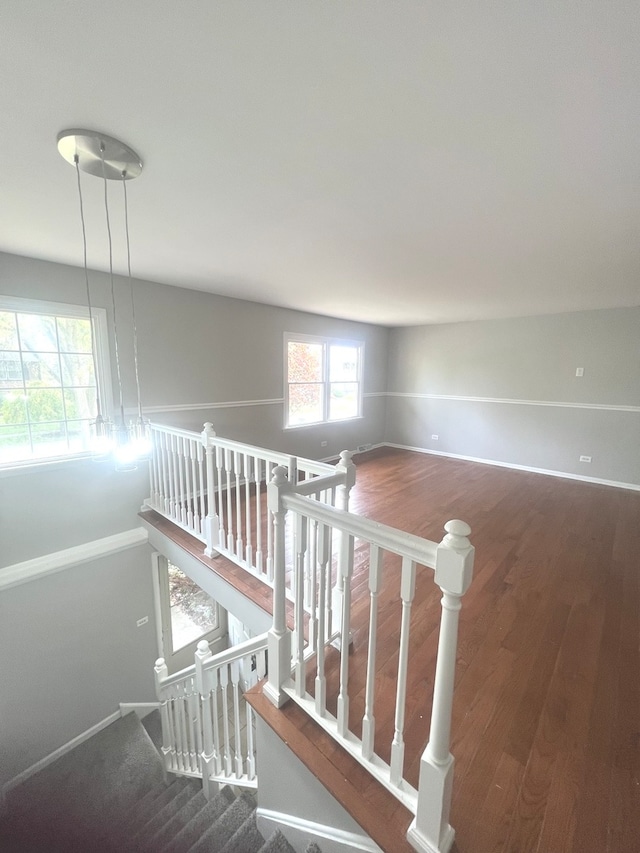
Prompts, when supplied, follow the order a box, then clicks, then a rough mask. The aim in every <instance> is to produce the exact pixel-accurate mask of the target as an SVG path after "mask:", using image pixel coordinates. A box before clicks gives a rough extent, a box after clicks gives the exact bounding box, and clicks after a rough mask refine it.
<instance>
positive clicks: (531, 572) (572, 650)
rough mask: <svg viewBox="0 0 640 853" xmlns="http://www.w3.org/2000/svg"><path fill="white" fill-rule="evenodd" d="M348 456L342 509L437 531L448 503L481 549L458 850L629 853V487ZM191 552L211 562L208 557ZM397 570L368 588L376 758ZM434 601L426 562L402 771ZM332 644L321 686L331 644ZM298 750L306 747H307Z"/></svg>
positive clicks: (634, 847)
mask: <svg viewBox="0 0 640 853" xmlns="http://www.w3.org/2000/svg"><path fill="white" fill-rule="evenodd" d="M356 462H357V468H358V471H357V482H356V486H355V488H354V491H353V493H352V500H351V509H352V510H353V511H355V512H358V513H361V514H362V515H366V516H368V517H370V518H373V519H375V520H377V521H382V522H385V523H387V524H390V525H393V526H394V527H398V528H400V529H403V530H406V531H408V532H411V533H416V534H418V535H421V536H425V537H427V538H429V539H433V540H436V541H439V540H440V539H441V538H442V536H443V529H442V527H443V524H444V523H445V522H446V521H448V520H449V519H451V518H461V519H463V520H464V521H466V522H468V523H469V524H470V525H471V527H472V534H471V540H472V542H473V544H474V545H475V547H476V563H475V572H474V581H473V583H472V586H471V589H470V590H469V592H468V593H467V595H466V596H465V598H464V600H463V608H462V612H461V618H460V635H459V646H458V663H457V673H456V689H455V697H454V709H453V726H452V752H453V754H454V756H455V759H456V768H455V777H454V786H453V805H452V814H451V823H452V825H453V826H454V828H455V830H456V845H455V847H454V850H455V851H456V853H639V851H640V681H639V678H640V615H639V611H640V589H639V587H640V582H639V574H640V492H632V491H625V490H620V489H615V488H612V487H607V486H599V485H595V484H589V483H581V482H576V481H571V480H563V479H560V478H556V477H549V476H545V475H541V474H529V473H526V472H520V471H512V470H508V469H503V468H497V467H492V466H488V465H481V464H477V463H470V462H462V461H457V460H451V459H446V458H442V457H432V456H428V455H423V454H417V453H410V452H406V451H397V450H391V449H386V450H381V451H376V452H374V453H370V454H367V455H366V456H361V457H359V458H357V459H356ZM170 526H171V525H170ZM180 535H182V536H183V537H184V536H186V534H180ZM197 548H200V545H199V544H198V545H197ZM202 559H203V562H206V563H209V564H211V566H212V568H214V569H215V570H217V571H220V570H221V569H220V558H218V560H212V561H207V558H202ZM223 562H226V561H223ZM216 564H217V568H216ZM367 569H368V566H367V561H366V555H365V554H364V552H363V551H358V552H357V553H356V559H355V569H354V577H353V629H354V630H353V633H354V644H353V653H352V654H351V656H350V682H349V683H350V691H353V693H354V697H353V699H352V701H351V706H350V727H351V728H352V730H353V731H354V732H355V733H358V734H359V732H360V719H361V716H362V712H363V688H364V671H365V664H366V642H367V640H368V606H369V602H368V595H367V589H366V584H367ZM235 571H241V570H239V569H238V570H235ZM397 572H398V567H397V565H394V563H393V561H389V564H388V565H387V566H386V567H385V578H384V589H383V593H382V595H381V597H380V603H379V607H380V609H379V630H380V636H379V640H378V659H377V672H378V687H377V690H376V717H377V720H378V729H377V733H376V750H377V751H378V752H379V753H380V754H381V755H382V757H388V754H389V744H390V742H391V738H392V736H393V719H392V704H391V700H392V699H393V698H394V697H395V672H396V663H397V652H396V649H397V642H398V630H399V615H400V614H399V603H398V595H397V590H398V587H397ZM439 611H440V595H439V590H438V589H437V588H436V587H435V586H434V584H433V579H432V573H431V571H430V570H427V569H420V571H419V572H418V579H417V584H416V597H415V603H414V608H413V617H412V640H411V642H412V645H411V661H410V672H409V680H408V694H407V709H406V732H405V740H406V762H405V773H406V775H407V778H408V780H409V781H410V782H411V783H412V784H414V785H417V773H418V764H419V757H420V754H421V752H422V749H423V747H424V745H425V743H426V740H427V737H428V724H429V723H428V721H429V716H430V711H431V707H430V703H431V695H430V694H431V690H432V686H433V670H434V661H435V653H436V645H437V630H438V623H439ZM327 657H328V662H329V663H330V664H331V665H332V667H333V668H332V669H331V671H330V677H329V682H330V684H329V687H328V694H329V695H331V693H332V692H333V691H335V688H336V686H337V660H338V655H337V653H335V651H334V650H330V651H329V654H328V656H327ZM308 684H309V688H310V692H312V685H311V680H309V681H308ZM274 713H278V712H274ZM298 713H299V712H298V711H297V709H293V708H292V709H291V710H290V712H289V715H290V716H291V721H290V724H291V729H290V735H291V737H292V738H293V737H294V734H295V731H294V730H296V729H297V730H298V732H299V733H304V732H305V731H306V732H307V738H308V741H309V742H311V741H312V740H313V742H314V743H313V749H314V750H315V751H316V753H318V754H320V753H321V754H322V759H323V761H324V763H325V765H326V766H324V768H322V769H319V770H318V774H319V775H320V776H321V777H323V778H324V779H326V780H327V782H326V783H327V784H328V785H330V784H331V780H332V779H333V780H334V781H335V784H339V785H341V786H342V787H341V792H340V793H341V797H342V798H343V799H345V802H346V805H347V807H348V809H349V810H350V811H351V813H352V814H353V815H354V817H356V819H357V820H358V821H359V822H361V823H362V824H363V825H365V824H366V821H367V815H369V817H370V820H371V821H372V823H373V824H374V825H375V824H377V826H378V828H379V833H381V834H379V835H378V837H379V838H380V841H379V843H380V844H381V846H382V847H383V849H385V850H386V851H388V853H399V852H400V851H401V850H402V851H404V850H405V849H406V847H405V844H404V843H403V841H402V833H403V832H404V831H405V830H406V826H407V825H408V822H409V816H408V814H407V813H405V811H404V809H402V808H397V809H393V808H391V809H389V808H388V806H385V807H383V805H382V803H383V798H382V797H381V794H380V790H379V789H378V787H377V784H376V785H368V786H367V785H364V784H363V782H362V771H360V770H359V768H358V767H357V766H355V767H354V766H353V764H352V763H349V762H348V761H346V760H345V758H344V755H341V751H340V750H339V748H337V747H336V746H335V745H334V744H332V742H330V741H329V740H328V739H327V738H325V737H323V736H322V735H319V734H318V732H317V731H316V729H317V727H315V724H312V723H311V722H309V723H308V724H304V723H303V722H302V721H301V720H300V719H298V718H297V717H296V714H298ZM283 725H286V720H284V721H283ZM302 751H303V753H305V749H304V748H303V749H302ZM309 755H310V752H309V748H307V749H306V757H307V760H308V761H309V762H310V761H311V758H310V757H309ZM314 760H315V759H314ZM323 774H324V775H323ZM350 774H351V775H353V784H351V785H350V786H349V784H347V783H348V782H349V781H350V779H348V778H347V777H349V775H350ZM340 780H342V781H340ZM349 798H351V799H350V801H349ZM385 808H386V809H387V811H385ZM381 816H383V817H381ZM394 832H395V833H396V834H395V836H394V834H393V833H394ZM394 837H395V838H396V839H399V840H397V841H396V842H394V841H393V840H389V839H393V838H394Z"/></svg>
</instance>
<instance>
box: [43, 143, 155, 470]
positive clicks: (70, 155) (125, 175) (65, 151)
mask: <svg viewBox="0 0 640 853" xmlns="http://www.w3.org/2000/svg"><path fill="white" fill-rule="evenodd" d="M58 151H59V152H60V154H61V155H62V157H64V159H65V160H66V161H67V162H68V163H71V165H72V166H74V168H75V170H76V174H77V182H78V197H79V201H80V218H81V221H82V242H83V252H84V272H85V282H86V289H87V304H88V308H89V320H90V324H91V329H92V335H93V316H92V308H91V289H90V287H89V274H88V264H87V237H86V226H85V218H84V205H83V199H82V184H81V181H80V171H83V172H87V173H88V174H90V175H94V176H95V177H97V178H102V180H103V182H104V206H105V219H106V231H107V239H108V245H109V278H110V282H111V302H112V309H113V331H114V341H115V360H116V369H117V379H118V391H119V396H120V401H119V409H120V414H119V418H118V419H117V420H116V421H115V423H114V422H113V421H112V420H111V419H110V418H109V417H108V416H107V417H105V416H104V415H103V412H102V410H101V403H100V392H99V389H98V393H97V394H96V397H97V399H96V418H95V420H94V421H93V424H92V432H93V435H92V446H93V449H94V451H95V452H96V453H97V454H98V455H104V454H105V453H108V452H113V456H114V460H115V464H116V468H117V469H118V470H121V471H126V470H132V469H134V468H136V466H137V462H138V460H139V459H141V458H145V457H148V455H149V453H150V450H151V440H150V425H149V421H148V420H147V419H146V418H145V417H144V416H143V414H142V400H141V394H140V379H139V374H138V333H137V327H136V312H135V298H134V292H133V279H132V277H131V252H130V244H129V214H128V205H127V188H126V181H130V180H132V179H133V178H137V177H138V176H139V175H140V173H141V172H142V160H141V159H140V157H139V156H138V154H137V153H136V152H135V151H134V150H133V148H131V147H130V146H129V145H126V144H125V143H124V142H121V141H120V140H119V139H115V138H114V137H112V136H108V135H107V134H106V133H98V132H97V131H93V130H82V129H79V128H71V129H69V130H62V131H60V133H59V134H58ZM108 181H119V182H120V183H121V184H122V188H123V205H124V222H125V232H126V234H125V236H126V252H127V271H128V277H129V290H130V295H131V320H132V326H133V358H134V368H135V380H136V391H137V402H138V417H137V418H136V420H135V421H130V422H129V423H127V421H126V419H125V413H124V398H123V390H122V376H121V371H120V347H119V346H118V323H117V316H116V299H115V288H114V279H113V242H112V237H111V222H110V216H109V201H108V190H107V182H108ZM92 352H93V358H94V373H95V375H96V382H97V381H98V379H97V377H98V371H97V369H96V352H95V346H94V345H93V342H92Z"/></svg>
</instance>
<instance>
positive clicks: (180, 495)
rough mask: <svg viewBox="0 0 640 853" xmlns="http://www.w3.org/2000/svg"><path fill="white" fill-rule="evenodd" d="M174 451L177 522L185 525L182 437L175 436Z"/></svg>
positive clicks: (184, 452)
mask: <svg viewBox="0 0 640 853" xmlns="http://www.w3.org/2000/svg"><path fill="white" fill-rule="evenodd" d="M176 449H177V452H178V517H179V521H180V522H181V523H182V524H184V525H186V523H187V507H186V502H185V493H186V488H185V480H184V462H185V455H186V451H185V438H184V436H183V435H179V436H177V441H176Z"/></svg>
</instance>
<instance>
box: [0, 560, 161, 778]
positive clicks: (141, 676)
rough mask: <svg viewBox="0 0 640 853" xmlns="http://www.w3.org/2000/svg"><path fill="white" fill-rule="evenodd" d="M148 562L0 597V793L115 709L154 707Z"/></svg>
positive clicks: (105, 564)
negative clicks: (142, 621)
mask: <svg viewBox="0 0 640 853" xmlns="http://www.w3.org/2000/svg"><path fill="white" fill-rule="evenodd" d="M149 555H150V548H149V547H148V546H146V545H145V546H139V547H137V548H134V549H130V550H128V551H122V552H120V553H118V554H113V555H110V556H108V557H103V558H102V559H100V560H96V561H94V562H92V563H86V564H84V565H79V566H75V567H74V568H70V569H66V570H65V571H61V572H58V573H57V574H53V575H48V576H46V577H43V578H40V579H38V580H35V581H32V582H29V583H24V584H22V585H20V586H16V587H12V588H11V589H7V590H4V591H3V592H2V593H0V649H2V660H1V666H0V672H1V676H0V682H1V684H2V689H1V690H0V786H2V784H4V783H5V782H7V781H8V780H9V779H12V778H13V777H14V776H16V775H17V774H18V773H20V772H21V771H22V770H25V769H26V768H27V767H30V766H31V765H32V764H34V763H35V762H36V761H38V760H40V759H41V758H43V757H44V756H46V755H48V754H49V753H51V752H52V751H53V750H55V749H57V748H58V747H60V746H62V745H63V744H65V743H67V742H68V741H69V740H71V739H72V738H74V737H76V736H77V735H78V734H80V733H82V732H84V731H86V730H87V729H89V728H90V727H91V726H93V725H95V724H96V723H97V722H99V721H100V720H103V719H105V718H106V717H108V716H109V715H110V714H112V713H113V712H114V711H117V710H118V703H119V702H131V701H134V702H152V701H155V690H154V684H153V661H154V659H155V658H156V657H157V648H156V634H155V618H154V612H153V592H152V586H151V582H150V579H151V560H150V556H149ZM142 616H148V617H149V622H148V623H147V624H146V625H143V626H142V627H141V628H138V627H136V620H138V619H140V618H141V617H142Z"/></svg>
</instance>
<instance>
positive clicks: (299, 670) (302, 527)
mask: <svg viewBox="0 0 640 853" xmlns="http://www.w3.org/2000/svg"><path fill="white" fill-rule="evenodd" d="M294 542H295V549H296V558H295V559H296V563H295V578H294V614H295V645H296V660H295V684H296V693H297V695H298V696H304V694H305V692H306V691H305V673H306V667H305V662H304V563H305V554H306V550H307V520H306V518H304V517H303V516H302V515H300V513H296V516H295V536H294Z"/></svg>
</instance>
